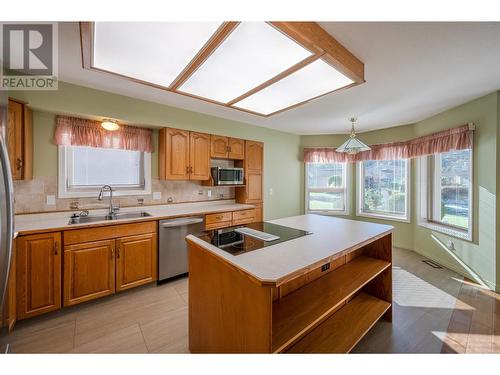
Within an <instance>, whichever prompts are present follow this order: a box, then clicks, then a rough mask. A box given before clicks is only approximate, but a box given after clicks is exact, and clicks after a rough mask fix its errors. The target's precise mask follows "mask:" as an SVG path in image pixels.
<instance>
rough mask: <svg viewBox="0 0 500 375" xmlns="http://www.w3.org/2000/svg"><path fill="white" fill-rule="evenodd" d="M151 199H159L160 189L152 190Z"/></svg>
mask: <svg viewBox="0 0 500 375" xmlns="http://www.w3.org/2000/svg"><path fill="white" fill-rule="evenodd" d="M153 199H154V200H155V201H159V200H160V199H161V191H153Z"/></svg>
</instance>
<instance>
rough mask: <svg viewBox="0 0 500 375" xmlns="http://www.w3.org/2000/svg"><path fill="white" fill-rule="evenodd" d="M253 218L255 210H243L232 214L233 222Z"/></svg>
mask: <svg viewBox="0 0 500 375" xmlns="http://www.w3.org/2000/svg"><path fill="white" fill-rule="evenodd" d="M254 218H255V210H254V209H253V208H252V209H251V210H243V211H234V212H233V221H241V220H247V219H252V220H253V219H254Z"/></svg>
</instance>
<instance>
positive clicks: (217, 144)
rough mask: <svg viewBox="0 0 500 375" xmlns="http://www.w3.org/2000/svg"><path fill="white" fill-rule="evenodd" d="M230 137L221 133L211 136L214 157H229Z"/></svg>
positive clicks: (211, 154) (211, 148)
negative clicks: (222, 135)
mask: <svg viewBox="0 0 500 375" xmlns="http://www.w3.org/2000/svg"><path fill="white" fill-rule="evenodd" d="M228 150H229V139H228V138H227V137H221V136H220V135H211V136H210V156H211V157H212V158H214V159H227V153H228Z"/></svg>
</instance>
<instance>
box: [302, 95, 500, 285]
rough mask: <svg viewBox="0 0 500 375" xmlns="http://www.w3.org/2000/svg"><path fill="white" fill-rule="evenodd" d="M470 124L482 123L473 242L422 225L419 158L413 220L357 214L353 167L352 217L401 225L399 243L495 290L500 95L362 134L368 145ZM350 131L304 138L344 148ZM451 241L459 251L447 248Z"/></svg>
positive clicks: (498, 277) (499, 265)
mask: <svg viewBox="0 0 500 375" xmlns="http://www.w3.org/2000/svg"><path fill="white" fill-rule="evenodd" d="M468 122H473V123H474V124H475V125H476V131H475V133H474V154H473V158H474V170H473V172H474V182H473V241H472V242H470V241H463V240H459V239H456V238H454V237H450V236H446V235H443V234H441V233H438V232H435V231H432V230H429V229H427V228H423V227H421V226H419V225H417V215H416V191H417V190H416V187H417V177H418V176H417V173H416V164H417V162H416V160H412V162H411V181H410V189H411V190H410V195H411V201H410V202H411V205H410V206H411V207H410V216H411V222H410V223H402V222H396V221H389V220H374V219H367V218H362V217H356V216H355V212H356V211H355V210H356V196H355V195H356V194H355V191H356V189H355V184H356V180H355V169H356V166H355V165H352V166H351V168H352V174H351V176H352V181H351V182H352V185H351V186H352V189H351V190H352V191H351V193H352V194H351V215H350V217H351V218H353V219H356V220H365V221H374V222H380V223H384V224H389V225H393V226H394V227H395V235H394V244H395V246H397V247H402V248H406V249H411V250H414V251H416V252H418V253H420V254H422V255H424V256H426V257H428V258H430V259H434V260H436V261H437V262H439V263H441V264H443V265H444V266H446V267H448V268H451V269H453V270H455V271H457V272H459V273H461V274H463V275H466V276H468V277H470V278H472V279H475V280H476V281H478V282H482V283H484V284H485V285H486V286H488V287H490V288H492V289H495V288H496V289H497V290H498V289H499V286H500V259H499V258H500V255H498V254H500V241H499V240H498V239H497V237H496V232H497V229H499V230H500V216H499V214H498V213H497V212H496V203H497V198H496V190H497V186H500V176H499V173H497V171H500V165H499V164H498V163H497V159H498V151H497V150H500V148H499V147H500V133H499V132H498V131H497V129H498V127H500V94H499V93H497V92H494V93H492V94H489V95H486V96H484V97H482V98H479V99H476V100H474V101H471V102H469V103H466V104H463V105H461V106H459V107H456V108H453V109H450V110H448V111H446V112H443V113H440V114H438V115H436V116H433V117H431V118H429V119H426V120H423V121H420V122H418V123H415V124H410V125H405V126H399V127H394V128H389V129H383V130H377V131H372V132H366V133H361V134H360V135H359V138H360V139H361V140H362V141H364V142H366V143H368V144H377V143H386V142H394V141H399V140H406V139H411V138H413V137H418V136H421V135H427V134H430V133H433V132H436V131H439V130H443V129H448V128H451V127H456V126H459V125H462V124H465V123H468ZM346 137H347V135H314V136H302V138H301V145H302V147H315V146H317V147H321V146H330V147H336V146H339V145H340V144H341V143H342V142H344V141H345V139H346ZM449 240H451V241H452V242H453V244H454V250H453V251H452V250H450V249H448V247H447V242H448V241H449Z"/></svg>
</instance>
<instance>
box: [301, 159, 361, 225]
mask: <svg viewBox="0 0 500 375" xmlns="http://www.w3.org/2000/svg"><path fill="white" fill-rule="evenodd" d="M307 165H308V163H304V172H305V173H304V191H305V199H304V202H305V213H306V214H320V215H331V216H348V215H350V214H351V169H352V166H351V163H346V166H345V175H344V179H345V180H344V181H345V188H343V189H342V188H331V189H328V188H321V190H331V191H342V190H344V199H345V205H344V210H310V209H309V188H308V187H307V168H308V167H307Z"/></svg>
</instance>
